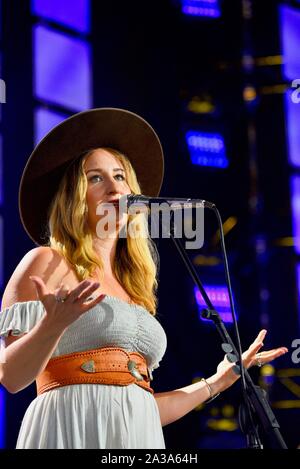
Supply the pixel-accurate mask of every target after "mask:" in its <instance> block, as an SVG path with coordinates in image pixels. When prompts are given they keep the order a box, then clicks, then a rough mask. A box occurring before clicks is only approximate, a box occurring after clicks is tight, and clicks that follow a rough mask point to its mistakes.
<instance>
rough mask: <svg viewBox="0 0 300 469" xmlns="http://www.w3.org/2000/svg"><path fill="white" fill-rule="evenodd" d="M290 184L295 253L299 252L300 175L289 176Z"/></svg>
mask: <svg viewBox="0 0 300 469" xmlns="http://www.w3.org/2000/svg"><path fill="white" fill-rule="evenodd" d="M290 184H291V205H292V226H293V237H294V246H295V251H296V253H297V254H300V176H298V175H293V176H291V179H290Z"/></svg>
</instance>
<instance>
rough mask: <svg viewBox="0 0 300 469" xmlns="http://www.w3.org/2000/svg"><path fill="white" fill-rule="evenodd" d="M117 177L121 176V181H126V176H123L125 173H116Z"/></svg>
mask: <svg viewBox="0 0 300 469" xmlns="http://www.w3.org/2000/svg"><path fill="white" fill-rule="evenodd" d="M115 177H116V178H121V179H120V181H125V177H124V176H123V174H116V176H115Z"/></svg>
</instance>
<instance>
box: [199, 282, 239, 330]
mask: <svg viewBox="0 0 300 469" xmlns="http://www.w3.org/2000/svg"><path fill="white" fill-rule="evenodd" d="M204 289H205V291H206V293H207V295H208V298H209V299H210V301H211V302H212V304H213V305H214V307H215V309H216V311H217V312H218V313H219V315H220V316H221V318H222V320H223V321H224V322H226V323H232V315H231V309H230V301H229V295H228V290H227V287H226V286H220V285H204ZM194 295H195V298H196V302H197V305H198V310H199V318H200V320H201V321H205V322H211V321H210V320H209V319H204V318H202V316H201V311H202V309H205V308H207V306H206V303H205V301H204V299H203V297H202V295H201V293H200V291H199V289H198V287H195V288H194Z"/></svg>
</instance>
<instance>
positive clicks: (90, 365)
mask: <svg viewBox="0 0 300 469" xmlns="http://www.w3.org/2000/svg"><path fill="white" fill-rule="evenodd" d="M80 368H81V369H82V370H83V371H85V372H86V373H96V369H95V362H94V360H89V361H87V362H84V363H83V364H82V365H81V367H80Z"/></svg>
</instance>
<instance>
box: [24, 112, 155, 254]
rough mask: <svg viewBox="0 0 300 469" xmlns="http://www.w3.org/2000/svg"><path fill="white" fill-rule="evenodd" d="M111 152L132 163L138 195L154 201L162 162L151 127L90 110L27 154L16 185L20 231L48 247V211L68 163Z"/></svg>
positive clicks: (120, 114)
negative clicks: (91, 152)
mask: <svg viewBox="0 0 300 469" xmlns="http://www.w3.org/2000/svg"><path fill="white" fill-rule="evenodd" d="M99 147H111V148H114V149H116V150H118V151H119V152H121V153H123V154H125V155H126V156H127V158H128V159H129V160H130V162H131V164H132V166H133V168H134V170H135V172H136V175H137V179H138V181H139V184H140V186H141V191H142V194H144V195H147V196H149V197H156V196H157V195H158V194H159V192H160V189H161V185H162V181H163V173H164V157H163V150H162V146H161V143H160V140H159V138H158V136H157V134H156V133H155V131H154V130H153V128H152V127H151V126H150V125H149V124H148V122H146V121H145V120H144V119H143V118H142V117H140V116H138V115H137V114H134V113H133V112H130V111H127V110H124V109H116V108H100V109H89V110H88V111H83V112H80V113H78V114H75V115H73V116H71V117H70V118H68V119H66V120H64V121H63V122H62V123H60V124H59V125H57V126H56V127H54V128H53V129H52V130H51V131H50V132H49V133H48V134H47V135H46V136H45V137H44V138H43V139H42V140H41V142H40V143H39V144H38V145H37V146H36V148H35V149H34V151H33V152H32V154H31V155H30V157H29V159H28V161H27V164H26V166H25V169H24V171H23V175H22V178H21V182H20V189H19V210H20V217H21V221H22V223H23V226H24V228H25V230H26V232H27V233H28V235H29V236H30V238H31V239H32V240H33V241H34V242H35V243H37V244H39V245H44V244H46V243H47V241H48V240H47V239H46V238H45V233H47V228H48V212H49V208H50V205H51V202H52V200H53V197H54V195H55V193H56V191H57V190H58V187H59V183H60V181H61V179H62V177H63V175H64V173H65V171H66V169H67V168H68V166H69V165H70V164H71V162H72V160H75V159H76V158H78V156H80V155H81V154H83V153H84V152H86V151H88V150H91V149H94V148H99Z"/></svg>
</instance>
